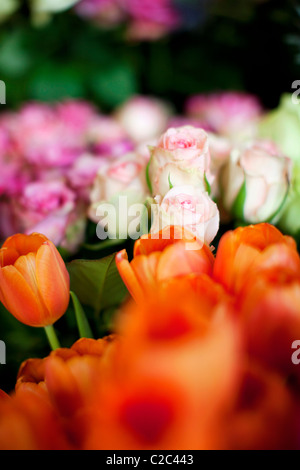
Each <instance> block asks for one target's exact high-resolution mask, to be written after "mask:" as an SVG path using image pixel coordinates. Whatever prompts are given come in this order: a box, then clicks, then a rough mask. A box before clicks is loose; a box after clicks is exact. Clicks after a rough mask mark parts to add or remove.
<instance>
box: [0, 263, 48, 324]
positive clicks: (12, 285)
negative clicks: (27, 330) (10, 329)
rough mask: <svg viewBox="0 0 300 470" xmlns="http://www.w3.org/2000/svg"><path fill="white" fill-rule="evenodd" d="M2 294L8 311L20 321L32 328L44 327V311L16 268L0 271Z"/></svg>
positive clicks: (0, 290) (7, 267)
mask: <svg viewBox="0 0 300 470" xmlns="http://www.w3.org/2000/svg"><path fill="white" fill-rule="evenodd" d="M0 293H1V294H0V298H1V300H2V299H3V304H4V306H5V307H6V309H7V310H8V311H9V312H10V313H11V314H12V315H13V316H14V317H16V318H17V319H18V320H19V321H21V322H22V323H25V324H26V325H30V326H44V309H43V308H42V306H41V304H40V303H39V302H38V299H37V297H36V296H35V295H34V293H33V291H32V290H31V289H30V287H29V285H28V284H27V282H26V281H25V279H24V277H23V276H22V275H21V273H20V272H19V271H18V270H17V269H16V268H15V267H14V266H6V267H4V268H2V269H1V270H0Z"/></svg>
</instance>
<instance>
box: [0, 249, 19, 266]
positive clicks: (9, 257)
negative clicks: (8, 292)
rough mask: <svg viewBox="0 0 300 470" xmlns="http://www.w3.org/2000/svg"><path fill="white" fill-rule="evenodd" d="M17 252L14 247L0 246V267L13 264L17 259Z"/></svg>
mask: <svg viewBox="0 0 300 470" xmlns="http://www.w3.org/2000/svg"><path fill="white" fill-rule="evenodd" d="M18 257H19V253H18V251H17V250H15V249H14V248H6V247H5V248H1V250H0V267H1V268H4V266H9V265H10V264H14V263H15V261H16V260H17V259H18Z"/></svg>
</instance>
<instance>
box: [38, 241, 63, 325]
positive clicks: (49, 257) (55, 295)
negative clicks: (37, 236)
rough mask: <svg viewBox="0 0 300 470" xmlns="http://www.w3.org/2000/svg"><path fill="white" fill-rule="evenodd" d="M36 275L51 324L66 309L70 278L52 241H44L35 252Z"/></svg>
mask: <svg viewBox="0 0 300 470" xmlns="http://www.w3.org/2000/svg"><path fill="white" fill-rule="evenodd" d="M36 277H37V283H38V288H39V291H40V294H41V297H42V299H43V301H44V303H45V305H46V307H47V308H48V310H49V312H50V318H49V319H48V320H49V323H48V324H53V323H54V322H55V321H56V320H58V319H59V318H60V317H61V316H62V315H63V314H64V313H65V311H66V310H67V308H68V305H69V300H70V292H69V291H70V278H69V274H68V271H67V268H66V266H65V263H64V262H63V260H62V258H61V256H60V254H59V253H58V251H57V249H56V248H55V246H54V245H53V243H52V242H50V241H47V242H45V243H44V244H43V245H42V246H41V247H40V248H39V249H38V251H37V254H36Z"/></svg>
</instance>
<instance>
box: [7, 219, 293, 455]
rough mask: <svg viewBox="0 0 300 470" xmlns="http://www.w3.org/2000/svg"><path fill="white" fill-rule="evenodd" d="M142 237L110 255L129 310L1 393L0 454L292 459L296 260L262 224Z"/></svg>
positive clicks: (27, 368) (35, 363)
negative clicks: (280, 455) (128, 452)
mask: <svg viewBox="0 0 300 470" xmlns="http://www.w3.org/2000/svg"><path fill="white" fill-rule="evenodd" d="M178 230H182V229H179V228H177V227H173V229H172V230H171V238H169V239H165V238H164V236H163V235H164V234H163V233H161V234H160V236H159V238H157V239H152V238H151V237H150V235H149V236H144V237H142V238H141V239H140V240H138V241H137V242H136V245H135V250H134V257H133V260H132V261H131V262H129V261H128V259H127V256H126V253H125V252H124V251H122V252H120V253H118V254H117V257H116V262H117V266H118V268H119V271H120V274H121V276H122V277H123V279H124V282H125V283H126V285H127V286H128V289H129V290H130V292H131V293H132V295H133V297H134V298H135V300H136V302H133V301H130V302H128V303H127V304H126V305H125V306H124V308H123V309H122V310H121V312H120V313H119V315H118V316H117V319H116V325H115V333H116V334H115V335H114V336H111V337H107V338H104V339H102V340H91V339H81V340H79V341H78V342H77V343H75V344H74V346H72V347H71V348H70V349H58V350H56V351H54V352H52V353H51V354H50V356H49V357H47V358H45V359H30V360H28V361H26V362H25V363H24V364H23V365H22V366H21V368H20V371H19V375H18V380H17V384H16V391H15V393H14V395H13V396H9V397H8V396H6V395H5V394H0V448H4V449H6V448H18V449H19V448H26V449H29V448H30V449H44V448H45V449H48V448H50V449H51V448H58V449H62V448H66V449H105V450H113V449H122V450H123V449H135V450H139V449H151V450H153V449H173V450H179V449H297V448H299V444H300V443H299V422H300V421H299V417H300V416H299V411H300V406H299V405H300V386H299V385H300V381H299V378H300V365H299V366H297V365H296V364H294V363H293V361H292V359H291V356H292V353H293V349H292V343H293V342H294V341H295V340H298V339H299V340H300V258H299V255H298V253H297V248H296V245H295V242H294V241H293V240H292V239H291V238H289V237H285V236H283V235H282V234H281V233H280V232H279V231H278V230H277V229H276V228H274V227H273V226H271V225H268V224H261V225H256V226H250V227H244V228H238V229H237V230H235V231H232V232H228V233H227V234H225V235H224V236H223V237H222V239H221V241H220V244H219V247H218V251H217V255H216V257H214V256H213V255H212V254H211V252H210V250H209V249H208V248H207V247H206V246H203V247H202V246H200V245H199V246H197V245H196V244H197V242H196V241H195V240H194V246H193V250H189V249H187V247H188V244H189V245H190V244H191V240H190V236H188V234H186V233H185V232H181V234H180V235H181V237H179V236H178V235H179V234H178Z"/></svg>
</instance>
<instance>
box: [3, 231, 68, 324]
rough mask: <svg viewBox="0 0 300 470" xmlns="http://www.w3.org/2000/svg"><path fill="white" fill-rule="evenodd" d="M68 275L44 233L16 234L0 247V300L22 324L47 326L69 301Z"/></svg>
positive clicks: (62, 311)
mask: <svg viewBox="0 0 300 470" xmlns="http://www.w3.org/2000/svg"><path fill="white" fill-rule="evenodd" d="M69 284H70V280H69V274H68V271H67V269H66V266H65V264H64V262H63V259H62V258H61V256H60V254H59V252H58V251H57V249H56V248H55V245H54V244H53V243H52V242H51V241H50V240H48V239H47V238H46V237H45V236H44V235H41V234H39V233H33V234H31V235H24V234H17V235H13V236H12V237H10V238H8V239H7V240H6V241H5V243H4V244H3V246H2V248H1V250H0V300H1V302H2V303H3V305H4V307H5V308H6V309H7V310H8V311H9V312H10V313H11V314H12V315H13V316H14V317H16V318H17V320H19V321H20V322H22V323H25V324H26V325H29V326H35V327H47V326H49V325H52V324H53V323H55V322H56V321H57V320H58V319H59V318H60V317H61V316H62V315H63V314H64V313H65V311H66V310H67V307H68V304H69Z"/></svg>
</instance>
